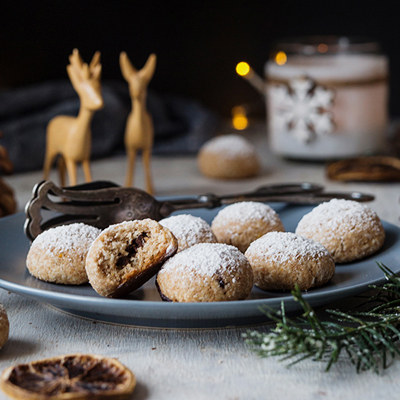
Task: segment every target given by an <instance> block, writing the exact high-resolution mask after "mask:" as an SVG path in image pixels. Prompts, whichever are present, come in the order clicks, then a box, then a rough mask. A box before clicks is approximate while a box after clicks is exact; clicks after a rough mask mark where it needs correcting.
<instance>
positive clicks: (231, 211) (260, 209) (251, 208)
mask: <svg viewBox="0 0 400 400" xmlns="http://www.w3.org/2000/svg"><path fill="white" fill-rule="evenodd" d="M220 218H221V219H224V220H231V221H240V222H246V221H250V222H251V221H252V220H260V219H262V220H264V221H266V222H269V221H274V220H276V219H279V217H278V214H277V213H276V212H275V210H273V209H272V208H271V207H270V206H268V205H267V204H263V203H258V202H255V201H242V202H240V203H234V204H231V205H229V206H227V207H225V208H223V209H222V210H221V211H219V213H218V214H217V215H216V217H215V218H214V220H218V219H220Z"/></svg>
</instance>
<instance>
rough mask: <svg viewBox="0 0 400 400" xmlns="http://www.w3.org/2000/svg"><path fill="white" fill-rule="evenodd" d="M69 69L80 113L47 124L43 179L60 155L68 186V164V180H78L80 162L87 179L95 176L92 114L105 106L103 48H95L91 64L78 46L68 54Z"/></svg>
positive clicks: (63, 174)
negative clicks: (101, 50) (102, 76)
mask: <svg viewBox="0 0 400 400" xmlns="http://www.w3.org/2000/svg"><path fill="white" fill-rule="evenodd" d="M69 61H70V64H69V65H68V66H67V72H68V76H69V79H70V80H71V83H72V86H73V87H74V89H75V91H76V92H77V93H78V95H79V98H80V109H79V114H78V116H77V117H72V116H68V115H59V116H57V117H55V118H53V119H52V120H51V121H50V122H49V124H48V125H47V138H46V156H45V161H44V167H43V172H44V174H43V175H44V179H46V180H47V179H48V177H49V174H50V169H51V166H52V163H53V161H54V159H55V158H56V157H57V155H59V156H60V157H59V160H58V167H59V172H60V182H61V186H65V166H66V167H67V172H68V178H69V184H70V185H72V186H73V185H76V184H77V174H76V169H77V163H81V164H82V168H83V172H84V175H85V180H86V182H90V181H91V180H92V174H91V171H90V152H91V144H92V143H91V142H92V134H91V130H90V126H91V122H92V118H93V115H94V113H95V111H96V110H99V109H100V108H102V107H103V97H102V95H101V84H100V77H101V64H100V52H96V53H95V54H94V56H93V59H92V61H91V63H90V65H88V64H86V63H84V62H83V61H82V58H81V56H80V55H79V52H78V50H77V49H74V50H73V52H72V54H71V55H70V57H69Z"/></svg>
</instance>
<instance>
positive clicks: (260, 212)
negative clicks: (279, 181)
mask: <svg viewBox="0 0 400 400" xmlns="http://www.w3.org/2000/svg"><path fill="white" fill-rule="evenodd" d="M211 229H212V231H213V232H214V234H215V236H216V237H217V239H218V241H219V242H221V243H226V244H232V245H233V246H236V247H237V248H238V249H239V250H240V251H242V252H243V253H244V252H245V251H246V249H247V248H248V247H249V245H250V243H251V242H253V241H254V240H256V239H258V238H259V237H261V236H263V235H265V234H266V233H267V232H271V231H284V230H285V228H284V227H283V224H282V221H281V220H280V218H279V216H278V214H277V213H276V212H275V211H274V210H273V209H272V208H271V207H270V206H268V205H266V204H263V203H257V202H253V201H243V202H240V203H235V204H231V205H229V206H227V207H225V208H223V209H222V210H221V211H219V213H218V214H217V215H216V216H215V218H214V220H213V221H212V224H211Z"/></svg>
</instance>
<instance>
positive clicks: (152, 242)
mask: <svg viewBox="0 0 400 400" xmlns="http://www.w3.org/2000/svg"><path fill="white" fill-rule="evenodd" d="M177 248H178V242H177V240H176V239H175V237H174V235H173V234H172V233H171V232H170V231H169V229H167V228H164V227H163V226H162V225H160V224H159V223H158V222H156V221H154V220H151V219H144V220H135V221H125V222H122V223H120V224H115V225H111V226H109V227H108V228H107V229H105V230H104V231H103V232H102V233H101V234H100V235H99V236H98V237H97V239H96V240H95V241H94V242H93V244H92V246H91V247H90V249H89V252H88V255H87V259H86V272H87V275H88V277H89V283H90V284H91V285H92V287H93V289H94V290H95V291H96V292H97V293H99V294H100V295H101V296H106V297H121V296H124V295H126V294H128V293H130V292H132V291H133V290H135V289H137V288H139V287H140V286H142V285H143V284H144V283H145V282H146V281H148V280H149V279H150V278H151V277H152V276H154V275H155V274H156V273H157V272H158V270H159V269H160V268H161V265H162V263H163V262H164V261H165V260H166V259H167V258H168V257H171V256H172V255H173V254H174V253H175V252H176V250H177Z"/></svg>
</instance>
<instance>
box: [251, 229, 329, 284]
mask: <svg viewBox="0 0 400 400" xmlns="http://www.w3.org/2000/svg"><path fill="white" fill-rule="evenodd" d="M245 256H246V258H247V259H248V260H249V262H250V265H251V267H252V268H253V272H254V284H255V285H256V286H257V287H259V288H260V289H264V290H292V289H294V287H295V285H296V284H297V285H299V288H300V290H307V289H310V288H312V287H316V286H321V285H323V284H325V283H327V282H328V281H329V280H330V279H331V278H332V276H333V275H334V273H335V262H334V260H333V258H332V256H331V255H330V253H329V252H328V250H327V249H326V248H325V247H324V246H322V244H320V243H317V242H314V241H313V240H311V239H306V238H303V237H301V236H299V235H296V234H294V233H291V232H269V233H267V234H266V235H264V236H262V237H261V238H259V239H257V240H256V241H254V242H253V243H251V245H250V246H249V248H248V249H247V251H246V253H245Z"/></svg>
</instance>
